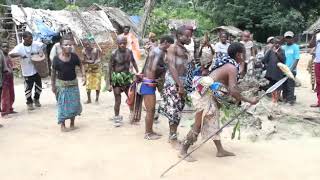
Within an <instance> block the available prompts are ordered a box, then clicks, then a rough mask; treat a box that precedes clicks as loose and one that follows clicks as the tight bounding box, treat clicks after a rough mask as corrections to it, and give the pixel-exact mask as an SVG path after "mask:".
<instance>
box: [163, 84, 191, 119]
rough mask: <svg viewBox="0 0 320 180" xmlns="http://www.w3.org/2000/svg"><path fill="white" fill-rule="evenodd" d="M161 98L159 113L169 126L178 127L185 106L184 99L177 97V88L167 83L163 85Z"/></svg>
mask: <svg viewBox="0 0 320 180" xmlns="http://www.w3.org/2000/svg"><path fill="white" fill-rule="evenodd" d="M162 97H163V101H164V102H163V104H162V105H161V106H160V107H159V113H161V114H162V115H164V116H165V117H167V118H168V119H169V124H170V125H173V124H176V125H179V123H180V120H181V116H182V110H183V108H184V106H185V99H184V98H181V97H180V96H179V94H178V89H177V86H176V85H175V84H173V83H168V82H165V84H164V89H163V91H162Z"/></svg>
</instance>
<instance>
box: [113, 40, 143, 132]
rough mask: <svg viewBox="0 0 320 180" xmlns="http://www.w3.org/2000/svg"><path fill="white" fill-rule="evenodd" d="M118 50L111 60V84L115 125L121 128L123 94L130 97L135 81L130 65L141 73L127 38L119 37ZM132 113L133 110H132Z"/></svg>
mask: <svg viewBox="0 0 320 180" xmlns="http://www.w3.org/2000/svg"><path fill="white" fill-rule="evenodd" d="M117 44H118V49H116V50H114V51H113V52H112V55H111V60H110V65H109V67H110V77H111V81H110V84H111V85H112V89H113V94H114V98H115V104H114V114H115V117H114V118H113V120H114V123H115V124H114V125H115V126H116V127H119V126H121V124H122V119H123V118H122V116H119V112H120V104H121V93H122V92H124V93H126V95H127V96H128V90H129V87H130V84H131V83H132V80H133V74H131V73H130V64H131V63H132V65H133V67H134V68H135V70H136V72H139V69H138V66H137V63H136V61H135V59H134V57H133V54H132V51H131V50H129V49H128V48H126V46H127V38H126V37H123V36H118V38H117ZM130 111H132V109H131V110H130Z"/></svg>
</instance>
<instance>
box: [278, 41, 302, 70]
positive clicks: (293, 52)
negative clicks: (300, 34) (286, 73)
mask: <svg viewBox="0 0 320 180" xmlns="http://www.w3.org/2000/svg"><path fill="white" fill-rule="evenodd" d="M282 49H283V51H284V53H285V55H286V61H285V64H286V65H287V66H288V67H289V68H290V69H291V68H292V66H293V64H294V63H295V61H296V60H297V59H300V48H299V46H298V45H297V44H292V45H290V46H288V45H284V46H282Z"/></svg>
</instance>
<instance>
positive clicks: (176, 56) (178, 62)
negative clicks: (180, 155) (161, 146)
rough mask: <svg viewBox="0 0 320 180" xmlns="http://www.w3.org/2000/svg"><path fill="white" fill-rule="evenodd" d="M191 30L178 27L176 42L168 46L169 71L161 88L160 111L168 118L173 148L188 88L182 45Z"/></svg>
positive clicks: (176, 142) (186, 62) (186, 54)
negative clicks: (161, 102)
mask: <svg viewBox="0 0 320 180" xmlns="http://www.w3.org/2000/svg"><path fill="white" fill-rule="evenodd" d="M192 32H193V30H192V27H188V26H181V27H179V28H178V29H177V34H176V38H177V40H176V43H175V44H174V45H172V46H170V48H169V49H168V52H167V58H166V61H167V63H168V68H169V71H167V73H166V76H165V83H164V89H163V100H164V103H163V104H162V106H161V108H160V112H161V114H163V115H164V116H166V117H167V118H168V120H169V127H170V134H169V142H170V143H171V144H172V145H173V147H175V148H178V147H177V145H179V142H178V134H177V128H178V126H179V123H180V119H181V114H182V110H183V108H184V106H185V96H186V90H187V88H188V87H187V86H186V84H187V72H188V71H187V67H188V64H189V63H190V62H191V59H189V54H188V50H187V49H186V48H185V47H184V45H188V44H190V42H191V37H192Z"/></svg>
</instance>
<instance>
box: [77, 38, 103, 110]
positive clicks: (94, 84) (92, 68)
mask: <svg viewBox="0 0 320 180" xmlns="http://www.w3.org/2000/svg"><path fill="white" fill-rule="evenodd" d="M82 43H83V46H84V49H83V50H82V54H83V64H85V67H86V79H87V82H86V86H87V87H86V88H87V96H88V100H87V102H86V104H90V103H91V90H95V91H96V100H95V102H96V103H98V102H99V95H100V89H101V77H102V67H101V60H100V57H101V51H100V50H99V49H98V48H95V47H93V45H92V42H90V41H89V39H84V40H83V41H82Z"/></svg>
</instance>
